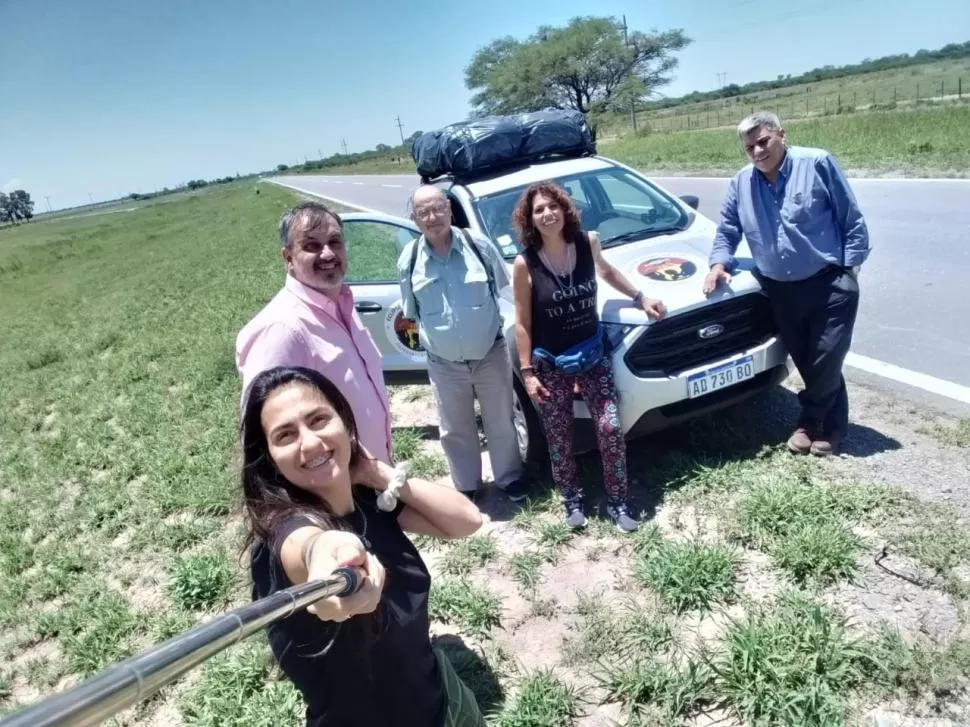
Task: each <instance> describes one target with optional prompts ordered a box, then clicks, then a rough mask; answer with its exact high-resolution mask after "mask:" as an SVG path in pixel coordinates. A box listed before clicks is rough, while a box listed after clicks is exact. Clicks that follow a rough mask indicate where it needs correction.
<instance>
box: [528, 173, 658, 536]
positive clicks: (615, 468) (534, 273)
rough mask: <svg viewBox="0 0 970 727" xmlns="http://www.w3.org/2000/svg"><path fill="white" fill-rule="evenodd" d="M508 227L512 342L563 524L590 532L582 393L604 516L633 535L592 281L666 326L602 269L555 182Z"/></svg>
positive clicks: (651, 303) (612, 271)
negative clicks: (577, 449) (578, 452)
mask: <svg viewBox="0 0 970 727" xmlns="http://www.w3.org/2000/svg"><path fill="white" fill-rule="evenodd" d="M512 223H513V225H514V226H515V229H516V232H517V233H518V236H519V242H520V243H521V244H522V246H523V247H524V250H523V251H522V252H521V253H519V254H518V256H516V258H515V264H514V266H513V273H512V286H513V290H514V292H515V323H516V325H515V340H516V345H517V347H518V351H519V361H520V364H521V370H522V374H523V381H524V383H525V388H526V391H527V392H528V394H529V396H530V397H531V398H532V400H533V401H535V402H536V406H537V408H538V410H539V418H540V420H541V422H542V427H543V430H544V432H545V435H546V440H547V441H548V444H549V456H550V460H551V462H552V478H553V481H554V482H555V483H556V487H557V488H558V489H559V492H560V494H561V495H562V498H563V504H564V506H565V509H566V522H567V523H568V524H569V525H570V527H573V528H581V527H583V526H585V525H586V515H585V513H584V511H583V497H582V495H583V493H582V489H581V487H580V485H579V481H578V477H577V472H576V461H575V459H574V457H573V451H572V446H573V441H572V434H573V430H572V426H573V391H574V388H575V387H576V385H577V384H578V385H579V389H580V392H581V393H582V397H583V400H584V401H585V402H586V406H587V407H588V408H589V413H590V415H591V416H592V418H593V424H594V426H595V428H596V438H597V442H598V444H599V452H600V457H601V458H602V460H603V479H604V482H605V485H606V491H607V494H608V498H609V499H608V502H607V508H606V509H607V513H608V514H609V516H610V518H611V519H612V520H613V522H614V523H615V524H616V526H617V528H618V529H619V530H621V531H623V532H632V531H634V530H636V529H637V522H636V520H635V519H634V518H633V516H632V515H631V514H630V511H629V507H628V504H627V483H628V473H627V465H626V442H625V440H624V438H623V429H622V427H621V425H620V413H619V407H618V403H617V394H616V386H615V384H614V382H613V366H612V361H611V358H610V351H609V350H608V348H607V345H606V341H605V336H604V332H603V329H602V328H601V326H600V320H599V314H598V312H597V304H596V290H597V280H596V277H597V274H599V277H600V278H602V279H603V280H605V281H606V282H607V283H609V285H610V286H611V287H613V288H615V289H616V290H618V291H619V292H620V293H623V294H624V295H626V296H629V297H630V298H632V299H633V302H634V304H635V305H637V306H639V307H641V308H642V309H643V310H644V311H645V312H646V313H647V315H649V316H651V317H654V318H660V317H662V316H663V313H664V308H663V303H661V302H660V301H659V300H652V299H650V298H647V297H645V296H644V295H643V293H642V292H641V291H639V290H637V289H636V288H634V287H633V285H631V284H630V282H629V281H628V280H627V279H626V277H625V276H624V275H623V274H622V273H620V272H619V271H618V270H617V269H616V268H614V267H613V266H612V265H610V263H608V262H607V261H606V260H604V259H603V253H602V250H601V248H600V241H599V236H598V235H597V234H596V233H595V232H588V233H587V232H584V231H583V229H582V227H581V226H580V220H579V212H578V211H577V209H576V206H575V205H574V204H573V202H572V200H571V199H570V198H569V196H568V195H567V194H566V193H565V192H564V191H563V190H562V188H561V187H559V186H558V185H556V184H554V183H553V182H539V183H537V184H533V185H532V186H530V187H529V188H528V189H527V190H526V191H525V193H524V194H523V195H522V197H521V199H520V200H519V202H518V204H517V205H516V207H515V211H514V212H513V213H512Z"/></svg>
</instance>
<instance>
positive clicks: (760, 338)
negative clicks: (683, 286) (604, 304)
mask: <svg viewBox="0 0 970 727" xmlns="http://www.w3.org/2000/svg"><path fill="white" fill-rule="evenodd" d="M713 325H720V326H723V327H724V330H723V331H722V332H721V333H720V334H719V335H717V336H714V337H712V338H708V339H703V338H701V337H700V334H699V331H701V330H703V329H704V328H706V327H708V326H713ZM774 335H775V324H774V321H773V319H772V316H771V307H770V305H769V303H768V299H767V298H766V297H765V296H764V295H763V294H761V293H752V294H748V295H742V296H740V297H738V298H732V299H730V300H727V301H724V302H723V303H717V304H715V305H710V306H706V307H704V308H700V309H698V310H693V311H690V312H688V313H682V314H680V315H676V316H673V317H671V318H666V319H664V320H660V321H657V322H656V323H654V324H652V325H650V326H648V327H647V329H646V330H645V331H644V332H643V333H642V334H641V335H640V337H639V338H638V339H637V340H636V341H635V342H634V343H633V345H632V346H631V347H630V350H629V351H627V354H626V357H625V359H624V360H625V361H626V365H627V366H628V367H629V368H630V370H631V371H632V372H633V373H634V374H636V375H637V376H640V377H643V378H655V377H660V376H674V375H676V374H679V373H680V372H681V371H684V370H686V369H690V368H694V367H697V366H702V365H703V364H705V363H708V362H711V361H716V360H718V359H720V358H724V357H725V356H730V355H731V354H732V353H739V352H741V351H745V350H747V349H749V348H753V347H755V346H759V345H761V344H763V343H764V342H765V341H767V340H768V339H770V338H771V337H772V336H774Z"/></svg>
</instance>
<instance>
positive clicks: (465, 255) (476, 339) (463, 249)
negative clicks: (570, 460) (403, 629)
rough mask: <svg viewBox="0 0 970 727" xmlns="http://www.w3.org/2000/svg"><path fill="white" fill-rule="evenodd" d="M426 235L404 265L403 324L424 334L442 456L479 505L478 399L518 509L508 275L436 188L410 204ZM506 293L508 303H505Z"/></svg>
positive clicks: (495, 467)
mask: <svg viewBox="0 0 970 727" xmlns="http://www.w3.org/2000/svg"><path fill="white" fill-rule="evenodd" d="M410 206H411V210H412V212H411V218H412V219H413V220H414V222H415V223H416V224H417V226H418V227H419V228H420V230H421V232H422V235H421V237H419V238H418V239H417V240H415V241H414V242H412V243H411V244H409V245H408V246H407V247H406V248H405V249H404V251H403V252H402V253H401V257H400V258H399V260H398V273H399V275H400V280H401V300H402V307H403V310H404V315H405V317H407V318H408V319H410V320H412V321H416V322H417V324H418V338H419V341H420V343H421V345H422V347H423V348H424V350H425V351H426V352H427V356H428V377H429V378H430V380H431V389H432V391H433V392H434V398H435V404H436V406H437V409H438V419H439V429H440V432H441V446H442V448H443V449H444V451H445V457H446V458H447V460H448V466H449V468H450V469H451V476H452V479H453V481H454V483H455V487H456V489H458V490H460V491H461V492H463V493H465V494H466V495H468V496H469V497H471V498H474V496H475V493H476V492H477V491H478V488H479V486H480V484H481V481H482V459H481V446H480V444H479V439H478V426H477V423H476V420H475V399H476V398H477V399H478V402H479V405H480V406H481V410H482V420H483V423H484V426H485V437H486V439H487V441H488V456H489V461H490V463H491V466H492V474H493V476H494V479H495V484H496V485H497V486H498V487H499V488H500V489H501V490H502V491H503V492H504V493H505V494H506V495H507V496H508V497H509V499H511V500H513V501H518V500H522V499H524V498H525V497H526V495H527V494H528V491H527V488H526V487H525V486H524V485H523V484H522V481H521V476H522V460H521V457H520V456H519V447H518V441H517V439H516V436H515V427H514V426H513V423H512V401H513V396H514V394H513V390H512V368H511V365H510V364H509V358H508V354H507V353H506V347H505V342H504V339H503V335H502V316H501V313H500V312H499V307H498V302H497V296H498V295H500V294H504V295H506V296H507V297H509V299H510V300H511V298H510V295H509V294H508V292H507V289H508V288H509V285H510V283H509V277H508V272H507V271H506V269H505V262H504V261H503V260H502V258H501V256H500V255H499V254H498V250H497V249H496V248H495V246H494V245H492V244H491V243H490V242H489V241H488V240H486V239H485V238H482V237H480V236H478V235H476V234H473V233H471V232H469V231H468V230H464V229H459V228H457V227H453V226H452V224H451V205H450V204H449V202H448V199H447V197H445V195H444V193H443V192H442V191H441V190H440V189H439V188H438V187H435V186H434V185H424V186H421V187H419V188H418V189H417V190H415V191H414V193H413V194H412V195H411V200H410ZM502 291H505V293H502Z"/></svg>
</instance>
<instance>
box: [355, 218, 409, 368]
mask: <svg viewBox="0 0 970 727" xmlns="http://www.w3.org/2000/svg"><path fill="white" fill-rule="evenodd" d="M340 219H341V221H342V222H343V229H344V240H345V242H346V245H347V284H348V285H349V286H350V288H351V290H353V292H354V302H355V305H356V308H357V315H359V316H360V319H361V321H363V323H364V325H365V326H367V329H368V330H369V331H370V334H371V336H372V337H373V338H374V343H376V344H377V347H378V349H380V352H381V355H382V356H383V357H384V362H383V369H384V379H385V381H387V382H388V383H391V382H394V383H400V382H407V381H411V380H416V381H422V380H425V379H426V378H427V369H426V358H425V353H424V349H423V348H422V347H421V345H420V344H419V343H418V329H417V325H416V324H414V323H412V322H411V321H408V320H407V319H406V318H404V316H403V315H402V312H401V286H400V283H399V282H398V274H397V260H398V257H399V256H400V255H401V251H402V250H404V248H405V247H406V246H407V244H408V243H409V242H411V240H414V239H416V238H417V237H419V236H420V235H421V232H420V231H419V230H418V228H417V226H416V225H415V224H414V223H413V222H411V221H409V220H406V219H404V218H401V217H393V216H390V215H379V214H371V213H356V212H355V213H347V214H342V215H340Z"/></svg>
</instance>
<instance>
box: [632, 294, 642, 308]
mask: <svg viewBox="0 0 970 727" xmlns="http://www.w3.org/2000/svg"><path fill="white" fill-rule="evenodd" d="M641 300H643V291H642V290H638V291H637V294H636V295H634V296H633V302H634V303H636V304H637V305H640V301H641Z"/></svg>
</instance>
